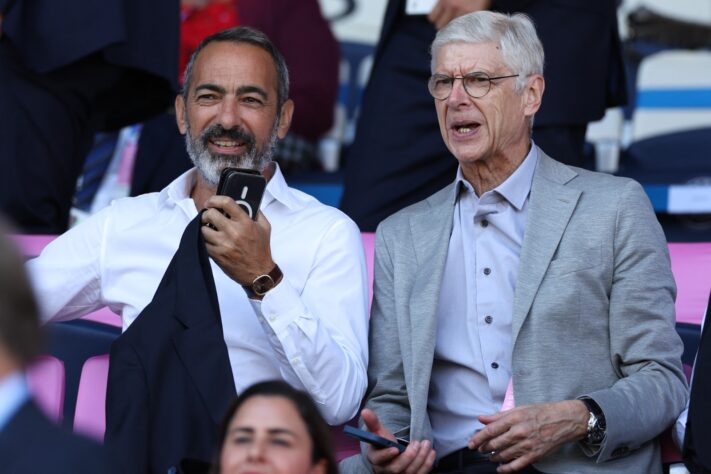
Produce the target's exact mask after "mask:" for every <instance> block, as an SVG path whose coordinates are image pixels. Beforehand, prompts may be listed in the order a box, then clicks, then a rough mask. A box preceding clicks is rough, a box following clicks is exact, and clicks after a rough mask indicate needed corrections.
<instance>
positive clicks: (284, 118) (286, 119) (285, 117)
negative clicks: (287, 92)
mask: <svg viewBox="0 0 711 474" xmlns="http://www.w3.org/2000/svg"><path fill="white" fill-rule="evenodd" d="M293 115H294V101H293V100H291V99H288V100H287V101H286V102H284V105H282V107H281V114H280V115H279V128H278V129H277V136H278V137H279V138H280V139H282V138H284V137H285V136H286V132H288V131H289V127H290V126H291V117H292V116H293Z"/></svg>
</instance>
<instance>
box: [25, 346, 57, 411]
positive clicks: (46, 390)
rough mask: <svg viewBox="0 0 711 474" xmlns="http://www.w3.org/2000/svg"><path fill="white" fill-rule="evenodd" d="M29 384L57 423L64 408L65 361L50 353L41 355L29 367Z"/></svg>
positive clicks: (35, 396)
mask: <svg viewBox="0 0 711 474" xmlns="http://www.w3.org/2000/svg"><path fill="white" fill-rule="evenodd" d="M26 374H27V385H28V387H29V390H30V393H31V394H32V397H33V398H34V400H35V402H36V403H37V405H39V407H40V408H41V409H42V411H44V413H45V415H47V417H48V418H50V419H51V420H53V421H56V422H57V423H61V421H62V410H63V408H64V387H65V378H64V363H63V362H62V361H61V360H59V359H57V358H56V357H53V356H50V355H42V356H39V357H38V358H37V359H35V361H34V362H33V363H32V364H31V365H30V366H29V367H28V368H27V371H26Z"/></svg>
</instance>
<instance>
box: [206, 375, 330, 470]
mask: <svg viewBox="0 0 711 474" xmlns="http://www.w3.org/2000/svg"><path fill="white" fill-rule="evenodd" d="M219 446H220V450H219V453H218V455H217V457H216V459H215V464H214V469H213V472H215V473H218V474H236V473H246V472H249V473H274V474H281V473H289V474H336V473H337V472H338V470H337V467H336V462H335V459H334V457H333V449H332V447H331V440H330V431H329V428H328V425H326V422H325V421H324V420H323V418H322V417H321V415H320V414H319V412H318V410H317V408H316V406H315V405H314V402H313V401H312V400H311V398H309V396H308V395H307V394H306V393H304V392H302V391H299V390H296V389H295V388H293V387H291V386H290V385H289V384H287V383H286V382H283V381H270V382H261V383H258V384H255V385H252V386H251V387H250V388H248V389H247V390H245V391H244V393H242V394H241V395H240V396H239V397H238V398H237V399H236V400H235V401H234V402H233V403H232V405H231V407H230V408H229V410H228V411H227V414H226V416H225V419H224V420H223V422H222V427H221V430H220V444H219Z"/></svg>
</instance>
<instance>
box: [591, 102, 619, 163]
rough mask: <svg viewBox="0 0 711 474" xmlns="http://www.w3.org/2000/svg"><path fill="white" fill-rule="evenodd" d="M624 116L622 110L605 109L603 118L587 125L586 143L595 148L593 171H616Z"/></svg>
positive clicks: (616, 108) (617, 108)
mask: <svg viewBox="0 0 711 474" xmlns="http://www.w3.org/2000/svg"><path fill="white" fill-rule="evenodd" d="M623 126H624V116H623V113H622V108H620V107H615V108H611V109H607V111H606V112H605V116H604V117H603V118H602V119H601V120H599V121H597V122H592V123H590V124H589V125H588V129H587V133H586V134H585V139H586V141H588V142H590V143H592V144H593V145H594V147H595V158H596V159H595V169H596V170H597V171H604V172H607V173H614V172H615V171H617V167H618V161H619V155H620V147H621V146H622V131H623Z"/></svg>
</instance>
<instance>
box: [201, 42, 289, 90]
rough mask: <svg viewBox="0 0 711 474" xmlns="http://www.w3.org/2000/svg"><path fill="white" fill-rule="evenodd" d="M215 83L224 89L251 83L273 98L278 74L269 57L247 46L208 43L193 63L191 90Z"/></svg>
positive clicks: (243, 44) (241, 44) (259, 50)
mask: <svg viewBox="0 0 711 474" xmlns="http://www.w3.org/2000/svg"><path fill="white" fill-rule="evenodd" d="M205 83H209V84H212V83H216V84H220V85H223V86H236V85H242V84H251V85H255V86H259V87H261V88H263V89H264V90H266V91H267V92H268V94H269V95H270V96H273V97H274V98H276V94H277V87H278V85H277V83H278V77H277V71H276V66H275V65H274V61H273V60H272V57H271V56H270V54H269V53H268V52H267V51H265V50H264V49H262V48H260V47H258V46H255V45H252V44H249V43H232V42H227V41H218V42H214V43H210V44H208V45H207V46H205V48H204V49H203V50H202V51H201V52H200V54H199V55H198V57H197V58H196V61H195V66H194V70H193V77H192V79H191V84H190V88H191V89H193V90H195V88H197V87H199V86H200V85H201V84H205Z"/></svg>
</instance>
